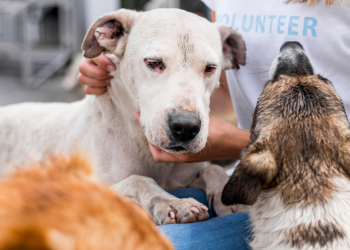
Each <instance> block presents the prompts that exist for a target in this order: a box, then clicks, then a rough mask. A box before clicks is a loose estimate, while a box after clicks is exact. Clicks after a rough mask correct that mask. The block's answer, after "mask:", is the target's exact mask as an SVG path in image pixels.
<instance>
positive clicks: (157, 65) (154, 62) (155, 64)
mask: <svg viewBox="0 0 350 250" xmlns="http://www.w3.org/2000/svg"><path fill="white" fill-rule="evenodd" d="M144 61H145V63H146V66H147V67H148V68H149V69H151V70H152V71H153V70H157V69H159V70H161V71H163V70H164V69H165V64H164V63H163V61H162V59H147V58H145V60H144Z"/></svg>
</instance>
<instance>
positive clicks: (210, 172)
mask: <svg viewBox="0 0 350 250" xmlns="http://www.w3.org/2000/svg"><path fill="white" fill-rule="evenodd" d="M227 182H228V176H227V173H226V171H225V170H224V169H223V168H222V167H220V166H218V165H210V166H208V167H206V168H204V169H202V170H201V172H200V173H199V177H198V178H196V179H195V180H194V182H193V183H192V184H191V187H196V188H200V189H202V190H204V191H205V193H206V195H207V200H208V202H209V207H211V206H213V207H214V210H215V212H216V214H217V215H218V216H222V215H226V214H232V213H236V212H243V211H246V207H245V206H244V205H234V206H225V205H224V204H222V201H221V195H222V191H223V189H224V186H225V185H226V183H227Z"/></svg>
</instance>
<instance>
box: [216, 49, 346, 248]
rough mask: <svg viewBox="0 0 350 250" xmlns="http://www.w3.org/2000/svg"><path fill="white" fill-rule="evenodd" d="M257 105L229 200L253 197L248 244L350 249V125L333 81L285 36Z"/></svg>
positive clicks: (226, 201) (230, 185) (225, 197)
mask: <svg viewBox="0 0 350 250" xmlns="http://www.w3.org/2000/svg"><path fill="white" fill-rule="evenodd" d="M270 78H271V80H270V81H269V82H268V83H267V84H266V86H265V89H264V91H263V93H262V95H261V96H260V98H259V100H258V103H257V107H256V109H255V112H254V117H253V122H252V128H251V138H250V143H249V145H248V146H247V148H246V149H245V150H244V152H243V155H242V160H241V162H240V164H239V165H238V166H237V169H236V170H235V172H234V173H233V175H232V177H231V179H230V181H229V182H228V184H227V185H226V187H225V189H224V191H223V195H222V201H223V203H224V204H230V205H231V204H237V203H238V204H248V205H252V207H251V208H250V209H249V210H250V211H249V212H250V215H251V220H252V231H253V241H252V242H251V244H250V245H251V247H252V248H253V249H259V250H268V249H270V250H275V249H279V250H287V249H288V250H297V249H298V250H313V249H320V250H321V249H322V250H331V249H333V250H335V249H337V250H345V249H350V214H349V207H350V178H349V177H350V125H349V121H348V119H347V116H346V113H345V110H344V106H343V103H342V100H341V99H340V97H339V95H338V94H337V93H336V92H335V90H334V87H333V85H332V83H331V82H330V81H328V80H327V79H325V78H323V77H322V76H320V75H315V74H314V70H313V67H312V65H311V63H310V61H309V58H308V57H307V56H306V54H305V52H304V50H303V47H302V46H301V44H300V43H298V42H287V43H285V44H284V45H283V46H282V47H281V52H280V54H279V56H278V57H277V58H276V60H275V61H274V63H273V64H272V66H271V70H270Z"/></svg>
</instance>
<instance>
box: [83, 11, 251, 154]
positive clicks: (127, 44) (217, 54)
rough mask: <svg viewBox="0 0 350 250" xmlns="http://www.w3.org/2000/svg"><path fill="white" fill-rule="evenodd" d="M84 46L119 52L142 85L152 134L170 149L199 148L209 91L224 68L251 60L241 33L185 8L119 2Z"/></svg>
mask: <svg viewBox="0 0 350 250" xmlns="http://www.w3.org/2000/svg"><path fill="white" fill-rule="evenodd" d="M82 49H83V51H84V56H85V57H88V58H93V57H96V56H98V55H100V54H101V53H102V52H103V51H108V52H110V53H113V54H114V55H115V56H116V57H117V58H118V62H117V63H118V65H117V67H118V70H119V72H120V73H121V75H120V79H121V80H122V81H124V82H127V83H128V84H130V85H132V86H131V88H133V89H135V91H136V92H137V95H138V96H136V98H137V102H136V103H137V104H136V105H138V107H137V108H138V109H139V110H140V111H141V124H142V126H143V129H144V132H145V135H146V137H147V139H148V140H149V141H150V142H151V143H152V144H153V145H155V146H157V147H160V148H163V149H164V150H166V151H168V152H169V151H171V152H186V151H191V152H198V151H200V150H202V149H203V148H204V146H205V143H206V140H207V137H208V129H209V128H208V127H209V99H210V95H211V94H212V93H213V91H214V90H215V89H216V88H217V87H218V86H219V76H220V72H221V69H234V68H236V69H238V68H239V66H238V65H245V55H246V48H245V43H244V41H243V39H242V37H241V35H240V34H239V33H237V32H236V31H235V30H233V29H232V28H230V27H228V26H223V25H217V24H213V23H210V22H208V21H207V20H206V19H204V18H202V17H199V16H197V15H195V14H191V13H189V12H185V11H182V10H178V9H156V10H153V11H148V12H135V11H130V10H119V11H117V12H114V13H110V14H107V15H105V16H103V17H101V18H100V19H98V20H97V21H96V22H95V23H94V24H93V25H92V27H91V28H90V30H89V31H88V33H87V35H86V37H85V40H84V43H83V46H82Z"/></svg>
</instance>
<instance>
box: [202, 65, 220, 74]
mask: <svg viewBox="0 0 350 250" xmlns="http://www.w3.org/2000/svg"><path fill="white" fill-rule="evenodd" d="M216 68H217V66H216V65H207V66H206V67H205V70H204V73H205V74H212V73H214V72H215V70H216Z"/></svg>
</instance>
